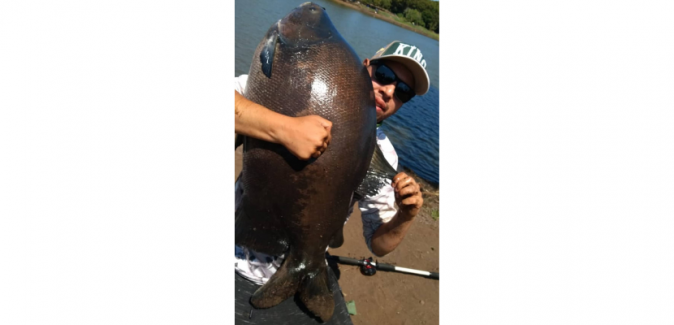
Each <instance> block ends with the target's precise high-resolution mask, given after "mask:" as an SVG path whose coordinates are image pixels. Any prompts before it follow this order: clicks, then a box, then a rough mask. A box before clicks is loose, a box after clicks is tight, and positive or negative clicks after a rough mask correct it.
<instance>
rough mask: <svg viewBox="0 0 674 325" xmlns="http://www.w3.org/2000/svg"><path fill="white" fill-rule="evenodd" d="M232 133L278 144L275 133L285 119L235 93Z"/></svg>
mask: <svg viewBox="0 0 674 325" xmlns="http://www.w3.org/2000/svg"><path fill="white" fill-rule="evenodd" d="M234 109H235V114H236V118H235V119H234V131H235V132H236V133H237V134H241V135H245V136H250V137H253V138H256V139H260V140H264V141H267V142H273V143H278V142H279V139H278V135H277V134H276V131H277V130H278V129H279V128H281V127H282V124H283V123H284V122H285V120H286V119H287V117H286V116H285V115H282V114H279V113H276V112H273V111H271V110H269V109H267V108H265V107H263V106H261V105H258V104H256V103H254V102H252V101H250V100H248V99H247V98H246V97H243V95H241V94H239V93H238V92H236V91H235V95H234Z"/></svg>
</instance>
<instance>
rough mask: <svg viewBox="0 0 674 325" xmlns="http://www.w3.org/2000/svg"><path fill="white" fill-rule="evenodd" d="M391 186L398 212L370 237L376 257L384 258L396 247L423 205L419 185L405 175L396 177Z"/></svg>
mask: <svg viewBox="0 0 674 325" xmlns="http://www.w3.org/2000/svg"><path fill="white" fill-rule="evenodd" d="M391 186H393V188H394V190H395V199H396V204H397V205H398V212H397V213H396V215H395V216H394V217H393V218H392V219H391V220H390V221H389V222H387V223H383V224H382V225H381V226H379V228H377V230H376V231H375V233H374V235H372V242H371V247H372V252H373V253H375V254H376V255H377V256H384V255H386V254H388V253H390V252H392V251H393V250H394V249H395V248H396V247H398V245H399V244H400V243H401V242H402V240H403V238H405V235H406V234H407V231H408V230H409V228H410V226H411V225H412V222H413V221H414V218H415V217H416V216H417V214H418V213H419V210H420V209H421V206H422V205H423V204H424V199H423V197H422V195H421V191H420V188H419V184H417V182H416V181H415V180H414V178H412V177H410V176H408V175H407V174H405V173H399V174H398V175H396V176H395V177H394V178H393V183H392V184H391Z"/></svg>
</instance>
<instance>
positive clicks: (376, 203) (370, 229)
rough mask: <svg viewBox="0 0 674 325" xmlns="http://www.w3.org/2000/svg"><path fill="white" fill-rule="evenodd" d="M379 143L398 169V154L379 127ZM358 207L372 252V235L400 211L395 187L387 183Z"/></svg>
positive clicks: (388, 159) (390, 162) (385, 155)
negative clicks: (396, 202)
mask: <svg viewBox="0 0 674 325" xmlns="http://www.w3.org/2000/svg"><path fill="white" fill-rule="evenodd" d="M377 145H378V146H379V148H380V149H381V151H382V153H383V154H384V158H386V160H387V161H388V162H389V164H391V166H392V167H393V168H395V169H397V168H398V154H397V153H396V151H395V149H394V148H393V145H392V144H391V141H390V140H389V139H388V137H387V136H386V135H385V134H384V132H382V131H380V130H379V129H377ZM358 208H359V209H360V214H361V217H362V219H363V236H364V237H365V242H366V243H367V248H368V249H369V250H370V252H372V236H373V235H374V233H375V232H376V231H377V229H379V227H380V226H381V225H382V224H384V223H387V222H389V221H391V219H393V217H394V216H395V215H396V213H397V212H398V210H397V209H396V206H395V191H394V190H393V187H392V186H391V184H390V183H387V184H386V185H384V186H383V187H382V188H381V189H380V190H379V192H378V193H377V194H376V195H374V196H366V197H364V198H362V199H361V200H360V201H358ZM372 253H373V254H374V252H372ZM375 255H376V254H375Z"/></svg>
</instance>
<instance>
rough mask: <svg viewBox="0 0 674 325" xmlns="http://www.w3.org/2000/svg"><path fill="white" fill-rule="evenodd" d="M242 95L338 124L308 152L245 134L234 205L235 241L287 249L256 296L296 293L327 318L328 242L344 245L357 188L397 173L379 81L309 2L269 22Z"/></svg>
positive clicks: (330, 306) (272, 250) (260, 300)
mask: <svg viewBox="0 0 674 325" xmlns="http://www.w3.org/2000/svg"><path fill="white" fill-rule="evenodd" d="M243 95H244V96H245V97H247V98H248V99H250V100H252V101H253V102H256V103H259V104H261V105H263V106H265V107H267V108H269V109H271V110H273V111H276V112H279V113H282V114H285V115H288V116H305V115H312V114H317V115H320V116H322V117H324V118H326V119H328V120H330V121H331V122H332V123H333V126H332V142H331V143H330V146H329V147H328V149H327V150H326V151H325V152H324V153H323V154H322V155H321V156H320V157H319V158H317V159H312V160H309V161H301V160H299V159H297V158H296V157H295V156H293V155H292V154H291V153H290V152H289V151H288V150H287V149H285V148H284V147H283V146H281V145H277V144H272V143H268V142H264V141H260V140H256V139H252V138H245V139H244V140H243V143H244V154H243V169H242V176H241V182H242V187H243V196H242V201H241V204H240V206H239V209H238V210H237V211H236V243H237V244H239V245H243V246H245V247H248V248H250V249H253V250H255V251H259V252H262V253H266V254H270V255H281V254H285V255H286V258H285V261H284V262H283V265H281V267H280V268H279V270H278V271H277V272H276V274H274V276H272V277H271V279H269V281H268V282H267V283H266V284H265V285H263V286H262V287H260V288H259V289H258V290H257V291H256V292H255V293H254V294H253V296H252V297H251V303H252V304H253V305H254V306H255V307H258V308H269V307H273V306H275V305H277V304H279V303H281V302H282V301H284V300H285V299H287V298H289V297H291V296H293V295H294V294H296V293H298V295H299V298H300V300H301V301H302V303H303V304H304V305H305V306H306V307H307V309H308V310H310V311H311V312H312V313H313V314H314V315H316V316H318V317H319V318H320V319H321V320H323V321H327V320H328V319H330V317H331V316H332V313H333V310H334V301H333V298H332V294H331V293H330V289H329V285H328V276H327V269H326V261H325V251H326V249H327V247H328V245H330V246H331V247H338V246H340V245H341V244H342V241H343V237H342V228H343V226H344V222H345V220H346V218H347V214H348V210H349V203H350V202H351V199H352V197H353V196H354V195H358V194H365V193H372V191H376V188H378V186H380V185H381V182H382V181H383V179H384V178H391V177H392V176H393V175H395V170H393V168H392V167H390V166H389V165H388V164H387V163H385V160H383V159H382V158H381V157H382V156H381V152H379V151H378V150H377V154H374V153H375V148H376V147H377V146H376V139H375V136H376V135H375V134H376V123H377V121H376V119H377V118H376V110H375V102H374V92H373V90H372V81H371V80H370V76H369V74H368V72H367V70H366V68H365V67H364V66H363V64H362V63H361V61H360V59H359V58H358V56H357V55H356V53H355V52H354V51H353V49H352V48H351V47H350V46H349V45H348V44H347V42H346V41H345V40H344V39H343V38H342V36H341V35H340V34H339V33H338V32H337V30H336V29H335V27H334V26H333V25H332V22H331V21H330V18H328V15H327V14H326V13H325V10H324V9H323V8H322V7H320V6H318V5H316V4H313V3H308V2H307V3H304V4H302V5H300V6H299V7H297V8H295V9H294V10H293V11H292V12H291V13H290V14H288V15H287V16H286V17H284V18H283V19H281V20H279V21H278V22H277V23H276V24H274V25H273V26H272V27H271V28H270V29H269V31H268V32H267V34H266V36H265V38H264V39H263V40H262V42H261V43H260V44H259V45H258V47H257V49H256V51H255V54H254V56H253V63H252V64H251V67H250V72H249V77H248V81H247V84H246V89H245V92H244V94H243ZM373 156H374V159H373ZM382 160H383V161H382ZM371 161H377V162H380V163H383V165H385V166H384V167H381V166H380V164H379V163H376V164H373V167H377V168H386V171H379V170H378V169H375V168H373V169H370V171H369V172H368V167H369V166H370V162H371ZM366 174H367V175H369V176H368V178H367V180H366V181H365V182H363V180H364V179H365V178H366ZM370 176H371V177H370ZM359 186H360V187H359ZM364 192H365V193H364ZM354 193H356V194H354Z"/></svg>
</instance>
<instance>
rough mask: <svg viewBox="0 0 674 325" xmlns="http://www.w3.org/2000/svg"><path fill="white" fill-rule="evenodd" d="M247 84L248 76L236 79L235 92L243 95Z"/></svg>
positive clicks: (243, 75) (244, 75)
mask: <svg viewBox="0 0 674 325" xmlns="http://www.w3.org/2000/svg"><path fill="white" fill-rule="evenodd" d="M246 82H248V75H247V74H242V75H240V76H238V77H235V78H234V90H236V91H237V92H238V93H239V94H241V95H243V92H244V91H246Z"/></svg>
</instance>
